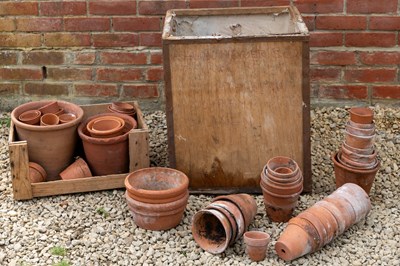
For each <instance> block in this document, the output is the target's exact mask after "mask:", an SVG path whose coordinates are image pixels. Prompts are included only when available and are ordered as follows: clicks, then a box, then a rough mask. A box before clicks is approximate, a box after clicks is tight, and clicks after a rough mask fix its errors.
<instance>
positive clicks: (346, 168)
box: [331, 152, 381, 174]
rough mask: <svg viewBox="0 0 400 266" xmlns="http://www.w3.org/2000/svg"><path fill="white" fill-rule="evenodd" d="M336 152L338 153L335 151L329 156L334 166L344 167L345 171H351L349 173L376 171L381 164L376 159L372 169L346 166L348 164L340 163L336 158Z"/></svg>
mask: <svg viewBox="0 0 400 266" xmlns="http://www.w3.org/2000/svg"><path fill="white" fill-rule="evenodd" d="M338 153H339V152H335V153H333V154H332V156H331V159H332V161H333V164H334V165H335V166H337V167H340V168H342V169H345V170H346V171H349V172H351V173H353V174H370V173H374V172H377V171H378V170H379V168H380V166H381V163H380V161H379V160H377V161H378V163H377V165H376V166H375V167H374V168H372V169H357V168H350V167H348V166H346V165H344V164H342V163H340V162H339V161H338V160H337V155H338Z"/></svg>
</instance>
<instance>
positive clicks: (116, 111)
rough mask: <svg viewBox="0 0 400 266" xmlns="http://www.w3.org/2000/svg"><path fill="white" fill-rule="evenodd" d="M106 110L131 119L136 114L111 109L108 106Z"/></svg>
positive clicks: (134, 112)
mask: <svg viewBox="0 0 400 266" xmlns="http://www.w3.org/2000/svg"><path fill="white" fill-rule="evenodd" d="M107 109H108V111H110V112H111V113H116V114H124V115H129V116H132V117H133V116H134V115H135V114H136V111H131V112H125V111H119V110H116V109H113V108H112V107H111V106H108V107H107Z"/></svg>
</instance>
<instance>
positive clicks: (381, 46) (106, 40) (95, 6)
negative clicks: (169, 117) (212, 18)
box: [0, 0, 400, 109]
mask: <svg viewBox="0 0 400 266" xmlns="http://www.w3.org/2000/svg"><path fill="white" fill-rule="evenodd" d="M290 3H292V4H294V5H296V6H297V7H298V9H299V10H300V11H301V12H302V14H303V16H304V19H305V21H306V23H307V25H308V27H309V30H310V31H311V40H310V45H311V60H310V63H311V72H310V78H311V79H310V80H311V96H312V100H313V102H325V101H328V102H329V101H339V102H345V101H365V102H369V103H374V102H376V101H381V100H385V101H387V100H392V101H395V100H398V99H400V85H399V80H400V71H399V65H400V49H399V38H400V36H399V33H398V31H399V30H400V15H399V14H400V1H399V0H381V1H376V0H319V1H318V0H209V1H206V0H175V1H167V0H164V1H156V0H136V1H133V0H69V1H59V0H48V1H26V0H22V1H18V2H17V1H0V103H1V107H3V109H4V108H6V107H7V106H8V107H12V106H15V105H16V104H18V103H19V102H24V101H27V100H30V99H38V98H59V99H67V100H73V101H75V102H100V101H109V100H116V99H132V98H136V99H139V100H141V101H142V102H145V103H146V102H147V103H152V104H153V107H157V106H158V107H160V106H161V103H162V99H163V82H162V79H163V71H162V54H161V30H162V24H163V15H164V14H165V12H166V10H168V9H171V8H204V7H240V6H242V7H245V6H246V7H249V6H270V5H287V4H290ZM160 99H161V100H160ZM1 107H0V109H1Z"/></svg>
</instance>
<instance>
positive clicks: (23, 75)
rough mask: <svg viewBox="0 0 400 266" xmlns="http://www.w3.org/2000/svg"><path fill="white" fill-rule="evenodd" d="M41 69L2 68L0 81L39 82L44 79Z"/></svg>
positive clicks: (0, 69)
mask: <svg viewBox="0 0 400 266" xmlns="http://www.w3.org/2000/svg"><path fill="white" fill-rule="evenodd" d="M42 77H43V76H42V70H41V68H37V67H32V68H26V67H24V68H22V67H21V68H8V67H6V68H0V79H4V80H7V79H8V80H38V79H42Z"/></svg>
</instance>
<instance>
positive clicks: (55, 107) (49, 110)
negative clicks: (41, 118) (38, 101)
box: [38, 101, 62, 115]
mask: <svg viewBox="0 0 400 266" xmlns="http://www.w3.org/2000/svg"><path fill="white" fill-rule="evenodd" d="M60 108H62V107H60V105H59V104H58V102H57V101H47V102H46V104H45V105H42V107H40V108H39V109H38V110H39V111H40V112H41V113H42V115H44V114H55V113H57V112H59V111H60Z"/></svg>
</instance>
